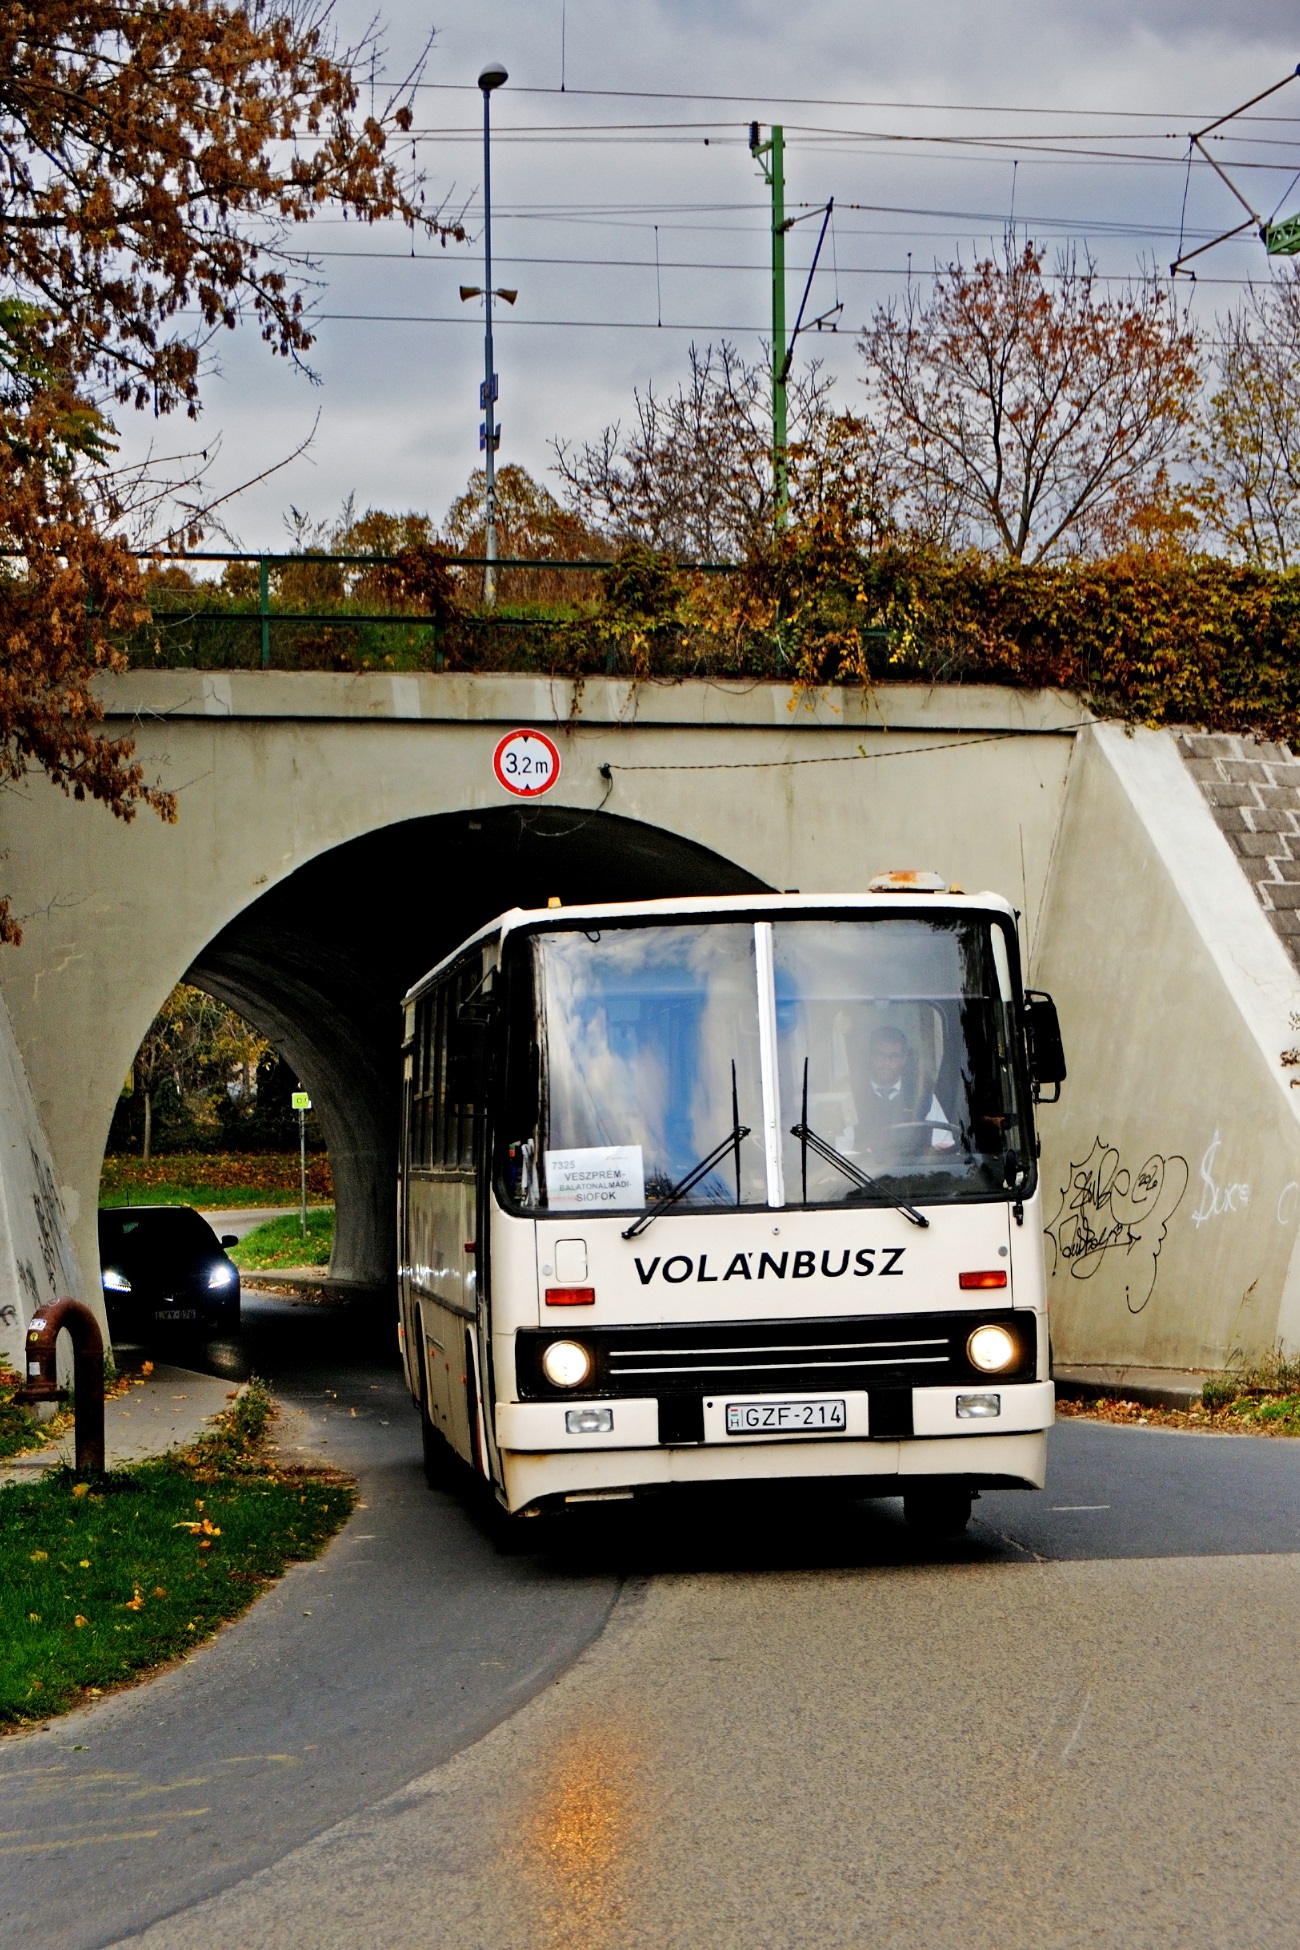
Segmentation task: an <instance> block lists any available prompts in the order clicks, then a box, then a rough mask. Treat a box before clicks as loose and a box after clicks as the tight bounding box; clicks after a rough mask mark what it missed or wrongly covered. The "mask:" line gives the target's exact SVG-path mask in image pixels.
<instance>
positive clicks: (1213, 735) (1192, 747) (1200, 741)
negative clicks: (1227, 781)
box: [1178, 731, 1241, 758]
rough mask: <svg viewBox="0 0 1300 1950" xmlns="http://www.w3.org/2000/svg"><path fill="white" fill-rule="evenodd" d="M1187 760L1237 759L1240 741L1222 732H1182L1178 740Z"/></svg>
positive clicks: (1239, 752)
mask: <svg viewBox="0 0 1300 1950" xmlns="http://www.w3.org/2000/svg"><path fill="white" fill-rule="evenodd" d="M1178 742H1179V744H1180V745H1181V747H1182V749H1183V752H1184V755H1185V756H1186V757H1188V758H1238V757H1240V755H1241V740H1240V739H1239V738H1234V737H1232V736H1231V735H1229V734H1225V733H1223V732H1204V731H1199V732H1198V731H1191V732H1184V733H1183V734H1182V735H1181V736H1180V738H1179V740H1178Z"/></svg>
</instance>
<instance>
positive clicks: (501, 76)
mask: <svg viewBox="0 0 1300 1950" xmlns="http://www.w3.org/2000/svg"><path fill="white" fill-rule="evenodd" d="M508 79H509V77H508V76H507V74H506V71H505V69H504V68H503V67H502V65H501V63H500V62H499V61H489V62H488V64H487V66H486V67H485V68H484V69H483V72H482V73H481V74H480V76H479V78H478V85H479V87H480V88H481V89H482V90H483V305H484V311H485V315H486V320H487V326H486V330H485V332H484V334H483V384H482V387H481V388H480V390H479V402H480V404H481V406H482V408H483V425H482V427H481V428H480V429H479V440H480V443H481V444H482V447H483V451H484V454H485V455H486V457H487V458H486V472H487V495H486V500H485V508H484V523H483V554H484V556H485V557H486V559H487V567H486V568H485V569H484V571H483V603H484V606H485V608H488V609H490V608H491V607H492V605H493V603H495V601H496V595H497V579H496V571H495V569H494V568H493V566H492V565H493V563H494V562H495V561H496V559H497V464H496V454H497V442H498V440H499V439H500V438H501V435H500V433H499V432H498V430H497V424H496V402H497V376H496V373H495V371H494V370H493V364H492V300H493V298H494V297H495V296H496V293H495V292H494V291H493V289H492V116H491V103H492V91H493V89H495V88H499V87H500V86H501V84H502V83H503V82H504V81H506V80H508ZM504 295H505V294H504V293H502V296H504ZM510 303H511V304H513V303H514V297H513V295H512V296H511V299H510Z"/></svg>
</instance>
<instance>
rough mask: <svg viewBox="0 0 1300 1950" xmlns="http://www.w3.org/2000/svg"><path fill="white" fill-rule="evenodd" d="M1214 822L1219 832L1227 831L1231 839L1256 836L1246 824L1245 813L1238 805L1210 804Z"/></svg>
mask: <svg viewBox="0 0 1300 1950" xmlns="http://www.w3.org/2000/svg"><path fill="white" fill-rule="evenodd" d="M1210 811H1211V813H1212V814H1213V815H1214V823H1215V825H1216V826H1217V827H1218V829H1219V831H1220V832H1221V833H1228V834H1230V835H1231V836H1232V838H1233V839H1237V838H1241V839H1254V838H1256V837H1257V835H1256V834H1255V833H1253V832H1252V830H1251V828H1250V827H1249V826H1248V825H1247V824H1246V815H1245V814H1244V813H1243V812H1242V810H1241V808H1240V807H1239V806H1211V807H1210Z"/></svg>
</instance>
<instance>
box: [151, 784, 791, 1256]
mask: <svg viewBox="0 0 1300 1950" xmlns="http://www.w3.org/2000/svg"><path fill="white" fill-rule="evenodd" d="M766 891H768V890H767V889H766V888H765V886H764V884H763V883H762V882H761V881H758V880H756V879H755V878H754V877H753V876H752V875H751V874H748V873H746V872H745V871H744V870H743V869H741V868H739V867H737V866H735V865H734V864H733V863H732V862H730V861H728V860H726V859H724V858H723V857H722V856H721V855H720V854H717V853H714V852H711V851H710V850H709V849H707V848H705V847H701V846H698V845H696V844H694V843H693V842H691V841H688V840H683V839H680V838H678V837H677V836H675V835H673V834H670V833H666V832H664V831H662V830H661V829H659V828H655V827H650V826H645V825H642V824H640V823H638V822H637V821H635V820H628V819H622V818H618V817H616V816H614V815H611V814H605V813H595V814H593V813H579V812H575V811H574V810H572V809H569V808H563V807H541V806H521V807H501V808H496V809H491V810H485V811H481V812H470V813H449V814H442V815H438V816H436V817H430V818H423V819H412V820H405V821H402V822H401V823H399V824H396V825H393V826H387V827H382V828H379V829H377V830H376V831H374V832H372V833H367V834H365V835H363V836H362V837H361V838H359V839H356V840H351V841H349V842H348V843H346V844H345V845H343V846H340V847H336V848H334V849H332V850H331V851H330V852H328V853H325V854H322V855H320V856H319V857H318V858H317V859H315V860H312V861H310V862H309V863H308V864H307V865H305V866H303V867H300V868H298V869H297V871H296V872H294V873H292V874H290V875H289V876H287V878H286V879H285V880H283V881H281V882H280V883H278V884H277V885H276V886H275V887H273V888H271V889H269V890H268V891H267V892H266V893H265V894H263V895H262V896H260V898H259V899H257V900H256V901H254V902H253V903H252V905H251V906H249V907H247V908H245V909H244V911H243V912H242V913H241V914H240V915H238V916H237V918H236V919H235V920H234V921H232V922H231V923H230V924H229V926H227V927H226V928H224V929H223V930H222V931H221V933H220V934H218V935H217V936H216V937H215V938H214V939H213V940H212V941H211V942H209V944H208V945H207V947H206V948H205V949H204V950H203V952H202V954H200V955H198V956H197V957H196V958H195V960H194V962H193V963H192V965H191V966H190V968H189V969H188V970H187V971H186V974H185V980H186V981H187V982H192V983H194V984H195V986H196V987H198V988H202V989H205V990H207V992H208V993H209V994H210V995H214V996H216V997H217V998H218V1000H220V1001H222V1002H225V1003H227V1004H228V1005H229V1006H230V1007H231V1008H232V1009H235V1010H237V1011H238V1013H239V1014H240V1015H241V1016H243V1017H244V1018H245V1019H246V1020H247V1021H248V1022H250V1023H252V1024H253V1026H254V1027H255V1028H256V1029H258V1030H259V1031H260V1032H261V1034H262V1035H264V1036H266V1037H267V1038H268V1039H269V1041H270V1042H271V1043H272V1044H273V1045H274V1046H275V1048H276V1049H277V1050H278V1051H279V1053H280V1054H281V1056H282V1057H284V1059H285V1060H286V1061H287V1062H288V1063H289V1064H291V1065H292V1067H293V1069H294V1071H295V1072H296V1074H297V1075H298V1077H299V1078H300V1079H301V1080H302V1082H303V1084H304V1085H305V1086H306V1088H307V1089H308V1090H309V1091H310V1093H311V1097H312V1102H313V1105H314V1107H315V1109H316V1113H317V1116H318V1117H319V1120H320V1124H321V1128H322V1131H323V1133H324V1136H325V1141H326V1144H327V1146H328V1148H329V1156H330V1162H331V1165H332V1168H333V1173H334V1189H335V1202H336V1204H335V1213H336V1217H335V1235H334V1252H333V1258H332V1260H331V1262H330V1271H329V1277H330V1280H331V1282H336V1283H338V1284H339V1285H340V1286H345V1287H351V1288H354V1289H365V1290H368V1291H373V1292H374V1293H375V1294H376V1295H381V1294H387V1293H389V1292H391V1290H392V1286H393V1279H394V1271H395V1267H396V1232H395V1227H396V1217H395V1210H396V1200H395V1185H396V1175H397V1153H398V1140H399V1133H400V1126H399V1107H400V1092H399V1079H400V1048H401V1036H402V1021H401V1009H400V1006H399V1005H400V1001H401V997H402V996H403V994H404V993H405V992H406V990H407V989H408V988H409V987H410V986H411V984H412V983H413V982H415V981H417V980H418V979H419V978H420V976H421V975H423V974H424V973H425V972H426V971H427V970H428V969H429V968H431V967H433V966H434V964H435V963H436V962H438V961H439V960H441V958H442V957H443V956H444V955H446V954H448V953H449V952H450V951H451V950H452V949H453V948H455V947H456V945H457V944H458V943H459V942H460V941H462V940H464V939H465V937H466V936H467V935H470V934H472V933H473V932H474V930H475V929H476V928H478V927H481V926H482V925H483V924H484V923H485V922H487V921H490V920H491V919H492V918H493V916H494V915H496V914H499V913H502V912H503V911H504V910H506V909H507V908H511V907H545V906H546V903H547V901H548V900H549V899H550V898H551V897H552V896H557V897H558V898H559V899H560V900H561V901H562V902H563V904H564V905H565V906H566V907H568V906H573V905H577V904H580V903H583V902H589V901H637V900H655V899H670V898H673V897H675V896H683V895H692V894H704V895H708V894H734V893H754V892H766Z"/></svg>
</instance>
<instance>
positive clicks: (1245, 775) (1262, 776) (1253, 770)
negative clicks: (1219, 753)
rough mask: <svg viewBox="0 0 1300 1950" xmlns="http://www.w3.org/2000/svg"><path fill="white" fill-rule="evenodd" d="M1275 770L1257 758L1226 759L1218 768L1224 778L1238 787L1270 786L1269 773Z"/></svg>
mask: <svg viewBox="0 0 1300 1950" xmlns="http://www.w3.org/2000/svg"><path fill="white" fill-rule="evenodd" d="M1276 769H1277V768H1276V767H1273V766H1268V765H1265V764H1264V763H1263V761H1262V760H1261V759H1258V758H1227V759H1224V760H1223V761H1222V764H1221V766H1220V770H1221V771H1222V774H1223V776H1224V778H1225V779H1231V780H1232V781H1233V782H1234V783H1236V784H1239V785H1271V784H1272V783H1273V781H1272V779H1271V778H1270V777H1269V773H1270V772H1271V771H1274V770H1276Z"/></svg>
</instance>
